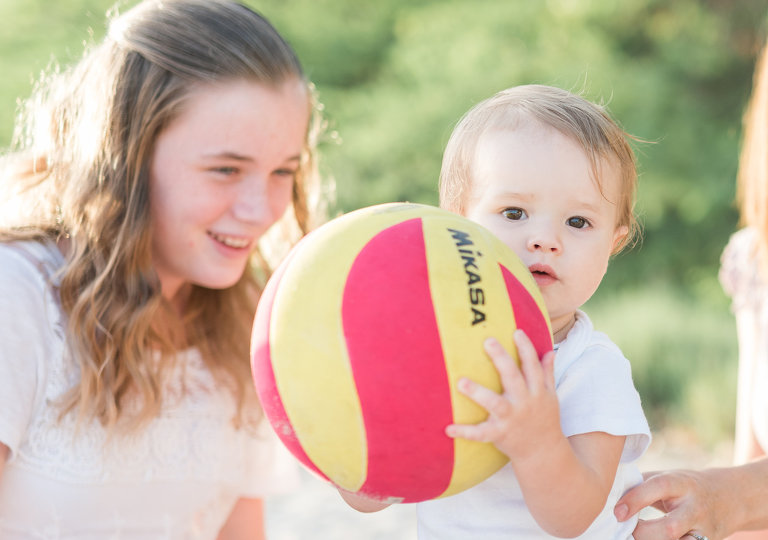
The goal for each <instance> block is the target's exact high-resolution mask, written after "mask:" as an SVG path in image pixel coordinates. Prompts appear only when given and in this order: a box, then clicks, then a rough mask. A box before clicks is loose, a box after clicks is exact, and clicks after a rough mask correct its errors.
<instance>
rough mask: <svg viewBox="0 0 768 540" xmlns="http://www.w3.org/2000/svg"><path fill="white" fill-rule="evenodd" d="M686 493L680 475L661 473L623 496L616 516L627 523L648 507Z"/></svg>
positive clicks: (617, 504) (615, 512)
mask: <svg viewBox="0 0 768 540" xmlns="http://www.w3.org/2000/svg"><path fill="white" fill-rule="evenodd" d="M685 493H686V487H685V483H684V482H683V481H682V480H681V479H680V477H679V476H678V475H675V474H668V473H661V474H655V475H653V476H647V477H646V478H645V481H644V482H643V483H641V484H638V485H637V486H635V487H633V488H632V489H630V490H629V491H627V492H626V493H625V494H624V495H622V497H621V498H620V499H619V500H618V501H617V502H616V506H615V508H614V514H615V515H616V518H617V519H618V520H619V521H626V520H627V519H629V518H630V517H632V516H634V515H635V514H637V513H638V512H639V511H640V510H642V509H643V508H645V507H647V506H652V505H654V504H655V503H657V502H658V501H665V500H671V499H674V498H677V497H680V496H681V495H684V494H685Z"/></svg>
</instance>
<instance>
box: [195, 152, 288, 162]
mask: <svg viewBox="0 0 768 540" xmlns="http://www.w3.org/2000/svg"><path fill="white" fill-rule="evenodd" d="M203 157H204V158H218V159H232V160H235V161H248V162H253V161H255V160H254V159H253V158H252V157H250V156H246V155H243V154H238V153H237V152H227V151H224V152H215V153H212V154H203ZM285 161H301V156H300V155H299V154H296V155H295V156H291V157H288V158H286V159H285Z"/></svg>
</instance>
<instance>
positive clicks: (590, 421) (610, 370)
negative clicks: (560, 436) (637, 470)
mask: <svg viewBox="0 0 768 540" xmlns="http://www.w3.org/2000/svg"><path fill="white" fill-rule="evenodd" d="M557 396H558V399H559V401H560V423H561V425H562V428H563V433H564V434H565V436H566V437H570V436H571V435H577V434H582V433H590V432H593V431H602V432H605V433H610V434H611V435H618V436H622V435H623V436H626V437H627V440H626V443H625V444H624V452H623V453H622V456H621V461H622V462H629V461H633V460H635V459H637V458H639V457H640V456H641V455H642V454H643V452H645V450H646V449H647V448H648V445H649V444H650V441H651V433H650V428H649V427H648V421H647V420H646V418H645V414H644V413H643V408H642V405H641V403H640V395H639V394H638V393H637V390H636V389H635V386H634V384H633V382H632V370H631V367H630V364H629V361H628V360H627V359H626V358H624V356H623V355H621V354H619V353H618V352H617V350H616V349H613V348H609V347H605V346H602V345H593V346H590V347H588V348H587V349H586V350H585V351H584V353H583V354H582V355H581V356H580V357H579V358H578V360H576V361H575V362H573V363H572V364H571V366H570V367H569V368H568V370H567V371H566V372H565V373H564V374H563V377H562V378H561V379H560V383H559V384H558V386H557Z"/></svg>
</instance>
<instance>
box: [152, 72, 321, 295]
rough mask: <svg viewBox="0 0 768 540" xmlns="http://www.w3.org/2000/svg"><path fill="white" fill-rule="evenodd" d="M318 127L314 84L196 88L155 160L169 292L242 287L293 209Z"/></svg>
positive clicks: (161, 254)
mask: <svg viewBox="0 0 768 540" xmlns="http://www.w3.org/2000/svg"><path fill="white" fill-rule="evenodd" d="M308 122H309V105H308V94H307V90H306V86H305V85H304V84H303V83H302V82H300V81H297V80H291V81H289V82H287V83H284V84H282V85H281V86H279V87H277V88H271V87H267V86H264V85H261V84H258V83H254V82H249V81H230V82H223V83H219V84H213V85H210V86H200V87H198V88H196V89H194V90H193V91H192V93H191V95H190V96H189V99H188V101H187V102H186V103H185V107H184V110H183V111H182V113H181V115H180V116H179V117H178V118H176V119H175V120H174V121H173V122H172V123H171V124H170V126H168V128H166V129H165V131H163V132H162V133H161V134H160V136H159V137H158V140H157V142H156V145H155V152H154V157H153V160H152V163H151V169H150V170H151V181H150V190H151V191H150V200H151V205H152V209H151V212H152V224H153V231H154V236H153V241H152V254H153V261H154V265H155V269H156V271H157V273H158V276H159V277H160V282H161V285H162V291H163V295H164V296H165V297H166V298H168V299H171V300H173V301H175V302H176V304H177V306H178V307H182V306H183V301H184V298H185V292H186V290H187V289H188V285H189V284H196V285H200V286H203V287H209V288H213V289H219V288H225V287H229V286H231V285H234V284H235V283H236V282H237V281H238V280H239V279H240V277H241V276H242V274H243V272H244V271H245V268H246V265H247V263H248V258H249V256H250V254H251V253H252V251H253V249H254V247H255V246H256V242H257V241H258V239H259V238H260V237H261V235H262V234H264V232H266V230H267V229H269V227H271V226H272V225H273V224H274V223H275V222H276V221H277V220H278V219H279V218H280V217H281V216H282V215H283V214H284V213H285V211H286V209H287V207H288V205H289V203H290V201H291V194H292V189H293V182H294V177H295V174H296V171H297V170H298V167H299V160H300V155H301V151H302V148H303V144H304V141H305V138H306V133H307V126H308Z"/></svg>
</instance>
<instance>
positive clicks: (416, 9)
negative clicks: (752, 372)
mask: <svg viewBox="0 0 768 540" xmlns="http://www.w3.org/2000/svg"><path fill="white" fill-rule="evenodd" d="M248 3H249V4H251V5H252V6H254V7H255V8H257V9H260V10H261V11H263V12H264V14H265V15H267V16H268V17H269V18H270V19H271V20H272V21H273V22H274V23H275V25H276V26H277V27H278V28H279V29H280V31H281V32H282V33H283V34H284V35H285V36H287V38H288V39H289V41H290V42H291V43H292V45H293V46H294V47H295V48H296V50H297V51H298V54H299V56H300V57H301V59H302V63H303V64H304V65H305V67H306V68H307V71H308V73H309V75H310V77H311V78H312V80H313V81H314V82H315V83H316V85H317V87H318V90H319V93H320V97H321V100H322V101H323V102H324V104H325V107H326V114H327V117H328V119H329V122H330V133H331V134H334V135H336V136H335V137H334V136H332V137H329V140H328V141H327V143H326V148H325V151H326V159H325V167H326V169H327V170H328V171H329V172H330V173H332V174H333V176H334V177H335V179H336V183H337V200H338V211H339V212H343V211H348V210H352V209H354V208H358V207H361V206H367V205H371V204H377V203H381V202H388V201H398V200H409V201H414V202H422V203H427V204H435V203H436V202H437V194H436V185H437V176H438V171H439V168H440V160H441V156H442V150H443V146H444V144H445V142H446V140H447V138H448V135H449V133H450V132H451V129H452V128H453V125H454V124H455V123H456V121H457V120H458V119H459V116H460V115H461V114H462V113H463V112H464V111H466V110H467V109H469V108H470V107H471V106H472V105H473V104H475V103H477V102H478V101H480V100H482V99H484V98H486V97H489V96H490V95H491V94H493V93H495V92H496V91H498V90H501V89H503V88H506V87H509V86H513V85H516V84H527V83H543V84H551V85H555V86H561V87H564V88H567V89H569V90H572V91H577V92H580V93H582V94H584V95H585V97H587V98H589V99H591V100H596V101H599V102H603V103H604V104H605V105H607V107H608V108H609V109H610V110H611V112H612V114H613V115H614V116H615V117H616V118H617V119H619V121H620V122H621V123H622V124H623V126H624V127H625V129H626V130H627V131H628V132H629V133H631V134H633V135H635V136H637V137H639V138H640V139H643V140H646V141H649V142H647V143H642V142H639V143H637V144H636V150H637V153H638V157H639V161H640V171H641V178H640V199H639V203H638V210H639V213H640V216H641V220H642V222H643V224H644V229H645V234H644V236H645V238H644V241H643V242H642V244H641V245H639V246H638V247H636V248H635V249H634V250H631V251H629V252H627V253H626V254H624V255H622V256H620V257H619V258H617V259H616V260H615V261H613V265H614V267H613V269H612V270H611V272H609V274H608V276H607V278H606V281H605V282H604V285H603V286H602V287H601V290H600V293H598V295H596V297H595V300H594V301H593V302H594V303H595V307H594V308H591V309H590V312H591V313H592V309H594V310H595V312H596V313H595V315H594V316H593V318H596V319H597V320H598V324H600V325H607V326H611V325H616V328H606V330H608V331H609V332H610V333H611V335H613V336H614V337H616V338H617V341H618V342H619V344H620V345H621V346H622V349H624V350H625V352H627V355H628V357H629V358H630V359H631V360H632V362H633V365H634V369H635V374H636V375H635V376H636V379H637V384H638V387H639V388H640V391H641V394H643V397H644V399H645V402H646V404H647V406H648V407H650V408H651V409H654V410H658V411H659V414H658V416H657V418H658V419H659V422H661V421H662V417H663V419H669V416H670V412H669V411H675V410H676V409H675V407H682V408H685V407H688V408H690V407H694V408H695V407H702V409H701V411H700V414H701V415H703V416H708V418H707V422H709V423H712V417H713V416H714V415H717V416H718V418H720V417H722V418H721V419H718V420H716V421H715V422H714V423H715V424H717V425H718V426H720V427H719V428H718V429H719V431H718V433H719V434H722V433H727V432H728V430H729V429H730V427H729V425H728V424H729V422H731V420H730V419H731V418H732V416H733V415H732V411H733V406H732V403H731V402H732V394H728V393H727V392H725V393H724V390H723V389H724V388H730V387H731V386H733V387H735V383H733V385H732V384H731V382H730V379H731V378H732V377H733V372H734V370H735V358H736V356H735V335H734V332H735V331H734V326H733V323H732V321H731V316H730V314H729V313H728V306H727V303H726V300H725V297H724V295H723V294H722V292H721V291H720V288H719V285H718V284H717V280H716V274H717V267H718V262H719V256H720V251H721V250H722V248H723V246H724V245H725V243H726V241H727V238H728V236H729V235H730V234H731V232H733V231H734V230H735V228H736V213H735V211H734V208H733V205H732V200H733V194H734V187H735V173H736V162H737V157H738V145H739V140H740V133H741V115H742V110H743V107H744V105H745V102H746V98H747V96H748V94H749V90H750V85H751V75H752V68H753V65H754V60H755V56H756V54H757V52H758V50H759V47H760V45H761V44H762V42H763V39H764V35H765V31H766V21H768V19H767V15H768V13H767V12H766V4H765V2H764V0H678V1H676V2H668V1H666V0H625V1H623V2H603V1H600V0H546V1H544V0H542V1H537V2H530V1H528V0H385V1H383V2H365V1H364V2H361V1H360V0H263V1H249V2H248ZM126 4H128V5H130V2H126ZM110 5H111V2H109V1H104V0H90V1H89V0H61V1H59V2H54V3H51V2H48V1H46V0H4V1H3V2H1V3H0V54H1V55H2V56H1V57H2V58H3V67H4V81H0V85H1V86H0V120H2V121H3V125H4V126H5V127H2V128H0V134H5V133H7V134H8V135H7V136H6V137H5V140H4V141H3V140H2V137H0V142H7V141H8V139H9V138H10V129H11V125H10V124H11V117H12V114H13V108H14V100H15V99H16V98H17V97H19V96H23V95H25V94H26V93H28V90H29V79H30V77H32V76H35V75H36V73H37V71H39V70H40V69H41V68H44V67H45V66H46V65H47V64H48V62H49V59H50V52H51V51H59V52H57V54H56V58H57V59H58V60H60V61H63V62H66V61H68V60H70V59H72V58H73V57H74V56H76V55H78V54H79V53H80V50H81V42H82V41H83V39H84V38H87V37H88V35H87V33H86V31H85V28H86V27H87V26H89V25H91V26H93V33H94V34H95V35H96V36H97V37H98V36H100V35H101V34H103V31H104V29H103V28H102V27H101V20H102V17H101V15H102V13H103V12H104V11H105V10H106V8H108V7H109V6H110ZM660 312H661V315H660ZM600 319H603V320H600ZM622 333H623V336H624V337H623V339H622ZM697 368H698V369H697ZM713 390H714V391H719V392H720V393H721V395H723V396H724V397H723V400H724V403H725V405H724V404H723V403H716V404H715V405H714V406H711V405H706V404H705V405H701V404H698V402H697V401H696V400H697V399H698V398H697V397H696V396H698V395H700V394H704V393H707V392H709V393H711V392H712V391H713ZM708 407H717V409H716V410H715V409H710V408H708ZM661 411H663V413H662V412H661ZM651 413H652V414H651V419H652V420H653V418H654V416H653V411H651ZM686 414H690V411H687V412H681V413H680V416H681V417H684V416H686Z"/></svg>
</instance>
